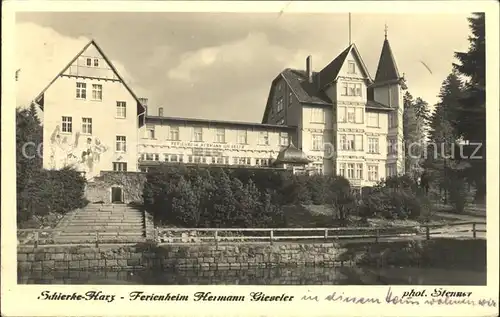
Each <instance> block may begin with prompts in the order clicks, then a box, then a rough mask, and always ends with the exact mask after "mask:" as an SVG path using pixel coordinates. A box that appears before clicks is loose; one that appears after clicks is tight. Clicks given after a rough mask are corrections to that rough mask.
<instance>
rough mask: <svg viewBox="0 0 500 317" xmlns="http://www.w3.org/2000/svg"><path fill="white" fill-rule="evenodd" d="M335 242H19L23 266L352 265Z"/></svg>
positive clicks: (37, 268)
mask: <svg viewBox="0 0 500 317" xmlns="http://www.w3.org/2000/svg"><path fill="white" fill-rule="evenodd" d="M343 252H344V250H343V249H341V248H339V247H338V246H336V245H334V244H333V243H322V244H275V245H266V244H255V245H253V244H252V245H243V244H239V245H218V246H215V245H166V246H153V245H149V244H144V245H135V246H100V247H89V246H43V247H38V248H34V247H27V246H19V247H18V251H17V253H18V269H19V270H20V271H25V272H26V271H51V270H68V269H71V270H117V269H118V270H124V269H202V270H212V269H245V268H254V267H257V268H267V267H284V266H323V267H325V266H326V267H333V266H342V265H349V264H350V263H348V262H346V263H344V262H341V261H340V260H339V259H340V255H341V254H342V253H343Z"/></svg>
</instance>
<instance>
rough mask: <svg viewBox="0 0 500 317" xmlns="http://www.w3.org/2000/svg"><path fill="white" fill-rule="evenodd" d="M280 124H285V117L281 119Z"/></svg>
mask: <svg viewBox="0 0 500 317" xmlns="http://www.w3.org/2000/svg"><path fill="white" fill-rule="evenodd" d="M277 124H278V125H284V124H285V119H279V120H278V122H277Z"/></svg>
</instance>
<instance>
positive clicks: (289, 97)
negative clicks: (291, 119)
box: [288, 92, 293, 107]
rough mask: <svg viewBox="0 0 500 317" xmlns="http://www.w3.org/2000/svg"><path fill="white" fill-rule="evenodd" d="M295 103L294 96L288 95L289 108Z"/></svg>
mask: <svg viewBox="0 0 500 317" xmlns="http://www.w3.org/2000/svg"><path fill="white" fill-rule="evenodd" d="M292 103H293V95H292V93H291V92H290V93H288V107H290V106H291V105H292Z"/></svg>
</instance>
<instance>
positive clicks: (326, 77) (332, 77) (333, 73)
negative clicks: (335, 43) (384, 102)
mask: <svg viewBox="0 0 500 317" xmlns="http://www.w3.org/2000/svg"><path fill="white" fill-rule="evenodd" d="M351 52H353V54H354V56H355V57H356V58H357V59H358V61H359V64H360V65H361V70H362V71H363V73H364V74H365V76H366V77H367V78H368V82H369V83H372V82H373V80H372V79H371V77H370V73H369V72H368V68H366V65H365V63H364V62H363V59H362V58H361V54H360V53H359V51H358V48H357V47H356V45H355V44H351V45H349V46H348V47H347V48H346V49H345V50H344V51H342V53H340V54H339V56H337V57H336V58H335V59H334V60H333V61H331V62H330V64H328V65H326V66H325V67H324V68H323V69H322V70H321V71H320V72H319V78H318V80H319V83H318V88H320V89H323V88H325V86H327V85H329V84H330V83H332V82H335V81H337V79H338V76H339V73H340V70H341V69H342V66H343V65H344V63H345V60H346V58H347V57H348V56H349V54H350V53H351Z"/></svg>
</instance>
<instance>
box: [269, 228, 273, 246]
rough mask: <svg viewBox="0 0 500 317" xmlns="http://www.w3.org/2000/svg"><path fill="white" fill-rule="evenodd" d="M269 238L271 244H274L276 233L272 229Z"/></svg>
mask: <svg viewBox="0 0 500 317" xmlns="http://www.w3.org/2000/svg"><path fill="white" fill-rule="evenodd" d="M269 238H270V242H271V244H273V240H274V232H273V229H271V231H270V235H269Z"/></svg>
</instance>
